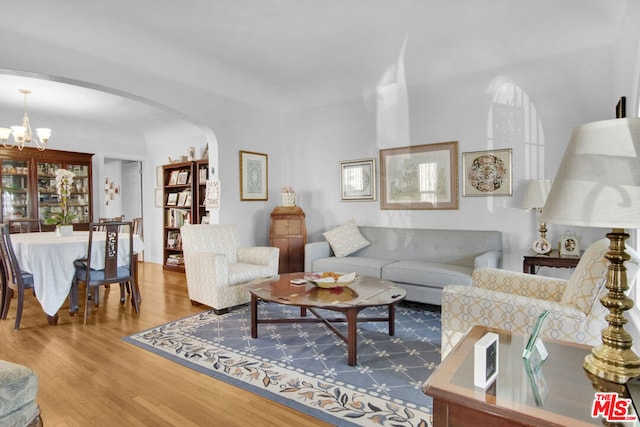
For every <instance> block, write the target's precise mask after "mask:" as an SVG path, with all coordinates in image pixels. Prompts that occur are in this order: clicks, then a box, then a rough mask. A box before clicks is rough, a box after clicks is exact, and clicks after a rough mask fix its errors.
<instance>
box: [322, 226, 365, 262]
mask: <svg viewBox="0 0 640 427" xmlns="http://www.w3.org/2000/svg"><path fill="white" fill-rule="evenodd" d="M322 235H323V236H324V238H325V239H327V242H329V245H331V249H332V250H333V253H334V254H335V256H337V257H345V256H347V255H351V254H352V253H354V252H355V251H357V250H359V249H362V248H364V247H366V246H369V245H370V244H371V243H369V241H368V240H367V239H365V238H364V237H362V234H361V233H360V231H359V230H358V226H357V225H356V223H355V221H349V222H348V223H346V224H344V225H341V226H339V227H336V228H334V229H333V230H329V231H326V232H324V233H322Z"/></svg>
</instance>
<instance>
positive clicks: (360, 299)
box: [247, 273, 407, 366]
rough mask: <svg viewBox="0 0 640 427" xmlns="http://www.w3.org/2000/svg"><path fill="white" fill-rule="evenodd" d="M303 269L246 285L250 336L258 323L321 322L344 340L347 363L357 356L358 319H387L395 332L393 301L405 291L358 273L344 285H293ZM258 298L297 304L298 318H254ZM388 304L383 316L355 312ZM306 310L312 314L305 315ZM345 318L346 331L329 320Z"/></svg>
mask: <svg viewBox="0 0 640 427" xmlns="http://www.w3.org/2000/svg"><path fill="white" fill-rule="evenodd" d="M304 275H305V273H287V274H281V275H280V276H278V277H275V278H273V279H267V280H262V281H260V282H259V283H254V284H251V285H248V286H247V290H248V291H249V293H250V294H251V337H252V338H258V324H259V323H312V322H315V323H317V322H322V323H324V324H325V325H326V326H327V327H328V328H329V329H330V330H331V331H333V333H334V334H336V335H337V336H338V337H339V338H341V339H342V340H343V341H344V342H345V343H346V344H347V363H348V364H349V366H355V364H356V361H357V357H358V354H357V352H358V340H357V337H358V335H357V327H358V322H389V335H390V336H393V335H394V334H395V327H394V322H395V305H396V304H397V303H399V302H400V301H402V300H403V299H404V298H405V297H406V296H407V292H406V291H405V290H404V289H402V288H401V287H399V286H397V285H396V284H394V283H392V282H389V281H387V280H381V279H376V278H374V277H369V276H360V277H358V278H357V279H356V280H355V281H354V282H353V283H351V284H349V285H348V286H345V287H341V288H333V289H323V288H319V287H317V286H315V285H314V284H312V283H309V282H306V283H305V284H303V285H294V284H292V283H291V280H293V279H300V278H303V277H304ZM258 300H263V301H266V302H273V303H276V304H284V305H292V306H296V307H300V317H299V318H293V319H291V318H285V319H258ZM385 305H386V306H388V309H389V314H388V316H387V317H360V318H358V313H359V312H360V311H362V310H364V309H365V308H367V307H378V306H385ZM316 309H324V310H330V311H336V312H339V313H343V314H344V315H345V316H344V317H336V318H327V317H323V316H321V315H320V314H319V313H318V311H317V310H316ZM307 310H308V311H310V312H311V313H312V314H313V315H314V316H315V317H307ZM334 322H347V335H344V334H343V333H342V332H340V331H339V330H338V329H337V328H336V327H335V326H334V325H332V323H334Z"/></svg>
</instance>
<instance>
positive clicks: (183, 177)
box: [176, 171, 189, 185]
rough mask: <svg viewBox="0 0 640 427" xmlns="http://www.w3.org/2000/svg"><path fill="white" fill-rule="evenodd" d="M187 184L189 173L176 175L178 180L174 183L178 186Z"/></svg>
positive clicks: (182, 172)
mask: <svg viewBox="0 0 640 427" xmlns="http://www.w3.org/2000/svg"><path fill="white" fill-rule="evenodd" d="M188 182H189V171H180V172H179V173H178V180H177V182H176V183H177V184H178V185H184V184H186V183H188Z"/></svg>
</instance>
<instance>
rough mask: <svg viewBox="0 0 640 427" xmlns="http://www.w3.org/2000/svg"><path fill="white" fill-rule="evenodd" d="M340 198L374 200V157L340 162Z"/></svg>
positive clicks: (346, 199)
mask: <svg viewBox="0 0 640 427" xmlns="http://www.w3.org/2000/svg"><path fill="white" fill-rule="evenodd" d="M340 200H345V201H349V200H376V159H363V160H349V161H343V162H340Z"/></svg>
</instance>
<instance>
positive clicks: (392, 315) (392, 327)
mask: <svg viewBox="0 0 640 427" xmlns="http://www.w3.org/2000/svg"><path fill="white" fill-rule="evenodd" d="M395 334H396V305H395V304H389V336H390V337H392V336H394V335H395Z"/></svg>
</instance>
